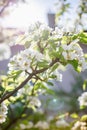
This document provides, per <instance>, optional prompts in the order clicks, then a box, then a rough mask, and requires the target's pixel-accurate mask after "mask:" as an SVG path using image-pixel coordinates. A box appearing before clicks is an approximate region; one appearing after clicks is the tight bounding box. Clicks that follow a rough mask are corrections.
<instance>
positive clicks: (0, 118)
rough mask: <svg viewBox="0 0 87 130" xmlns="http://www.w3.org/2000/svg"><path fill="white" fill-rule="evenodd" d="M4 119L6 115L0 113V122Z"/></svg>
mask: <svg viewBox="0 0 87 130" xmlns="http://www.w3.org/2000/svg"><path fill="white" fill-rule="evenodd" d="M5 121H6V115H5V114H3V113H0V123H3V122H5Z"/></svg>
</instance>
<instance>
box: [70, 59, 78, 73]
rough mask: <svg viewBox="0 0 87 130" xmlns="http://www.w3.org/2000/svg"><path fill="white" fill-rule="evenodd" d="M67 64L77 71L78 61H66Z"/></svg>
mask: <svg viewBox="0 0 87 130" xmlns="http://www.w3.org/2000/svg"><path fill="white" fill-rule="evenodd" d="M68 63H70V64H71V65H72V66H73V67H74V69H75V70H76V71H77V69H78V61H77V60H68Z"/></svg>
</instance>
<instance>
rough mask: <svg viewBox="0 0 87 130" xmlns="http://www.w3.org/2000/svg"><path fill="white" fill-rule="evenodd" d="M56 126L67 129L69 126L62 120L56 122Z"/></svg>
mask: <svg viewBox="0 0 87 130" xmlns="http://www.w3.org/2000/svg"><path fill="white" fill-rule="evenodd" d="M56 126H57V127H67V126H69V124H68V123H67V122H66V121H65V120H64V119H61V120H58V121H56Z"/></svg>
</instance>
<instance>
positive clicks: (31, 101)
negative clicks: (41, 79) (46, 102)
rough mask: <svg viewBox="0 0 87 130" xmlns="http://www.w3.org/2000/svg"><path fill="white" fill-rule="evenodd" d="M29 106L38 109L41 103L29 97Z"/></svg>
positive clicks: (37, 99) (35, 98)
mask: <svg viewBox="0 0 87 130" xmlns="http://www.w3.org/2000/svg"><path fill="white" fill-rule="evenodd" d="M29 106H31V107H32V106H36V107H40V106H41V101H40V100H39V98H37V97H31V96H30V97H29Z"/></svg>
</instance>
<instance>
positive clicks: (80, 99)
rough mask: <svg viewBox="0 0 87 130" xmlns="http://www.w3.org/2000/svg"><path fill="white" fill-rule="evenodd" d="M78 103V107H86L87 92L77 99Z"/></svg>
mask: <svg viewBox="0 0 87 130" xmlns="http://www.w3.org/2000/svg"><path fill="white" fill-rule="evenodd" d="M78 101H79V103H80V106H87V92H84V93H82V94H81V96H80V97H79V98H78Z"/></svg>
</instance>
